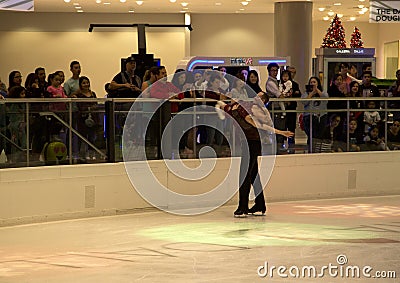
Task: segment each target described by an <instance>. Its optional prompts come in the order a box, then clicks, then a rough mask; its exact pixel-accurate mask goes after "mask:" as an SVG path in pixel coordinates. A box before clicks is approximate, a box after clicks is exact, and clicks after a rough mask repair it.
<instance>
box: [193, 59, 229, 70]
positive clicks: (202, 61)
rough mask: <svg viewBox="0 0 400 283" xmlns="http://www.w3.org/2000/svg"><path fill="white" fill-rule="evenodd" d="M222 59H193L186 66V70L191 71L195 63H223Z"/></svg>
mask: <svg viewBox="0 0 400 283" xmlns="http://www.w3.org/2000/svg"><path fill="white" fill-rule="evenodd" d="M224 63H225V61H224V60H194V61H193V62H192V63H190V65H189V67H188V71H192V70H193V68H194V67H195V65H197V64H210V65H211V64H224Z"/></svg>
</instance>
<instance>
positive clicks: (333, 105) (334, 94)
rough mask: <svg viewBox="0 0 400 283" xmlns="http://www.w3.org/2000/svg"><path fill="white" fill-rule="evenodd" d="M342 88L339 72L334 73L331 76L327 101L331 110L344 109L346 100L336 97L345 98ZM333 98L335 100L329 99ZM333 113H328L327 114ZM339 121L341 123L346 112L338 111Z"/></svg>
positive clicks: (341, 78)
mask: <svg viewBox="0 0 400 283" xmlns="http://www.w3.org/2000/svg"><path fill="white" fill-rule="evenodd" d="M342 88H343V77H342V75H341V74H335V75H334V76H333V81H332V85H331V86H330V87H329V89H328V95H329V102H328V109H331V110H346V109H347V101H346V100H344V99H343V100H337V99H338V98H339V99H340V98H345V97H346V96H345V93H344V92H343V91H342ZM331 98H334V99H335V100H331ZM333 114H335V113H330V114H329V116H331V115H333ZM339 115H340V118H341V122H342V123H343V122H344V121H345V119H346V117H347V113H346V112H339Z"/></svg>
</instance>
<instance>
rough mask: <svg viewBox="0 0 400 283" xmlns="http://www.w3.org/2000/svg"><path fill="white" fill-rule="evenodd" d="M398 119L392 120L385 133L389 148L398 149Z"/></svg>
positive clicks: (399, 134)
mask: <svg viewBox="0 0 400 283" xmlns="http://www.w3.org/2000/svg"><path fill="white" fill-rule="evenodd" d="M399 130H400V120H394V121H393V124H392V125H391V126H390V128H389V131H388V133H387V141H388V142H387V143H388V147H389V148H390V149H391V150H399V149H400V131H399Z"/></svg>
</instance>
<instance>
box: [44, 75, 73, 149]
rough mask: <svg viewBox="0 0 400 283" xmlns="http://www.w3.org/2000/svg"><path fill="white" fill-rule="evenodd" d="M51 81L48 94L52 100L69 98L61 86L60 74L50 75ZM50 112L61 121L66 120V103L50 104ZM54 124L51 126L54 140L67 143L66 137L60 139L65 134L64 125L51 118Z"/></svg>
mask: <svg viewBox="0 0 400 283" xmlns="http://www.w3.org/2000/svg"><path fill="white" fill-rule="evenodd" d="M49 81H51V85H49V86H48V87H47V93H48V95H49V97H50V98H68V96H67V95H66V94H65V92H64V88H63V87H62V86H61V81H62V78H61V76H60V74H58V73H54V74H52V76H50V75H49ZM49 110H50V111H52V112H55V114H56V115H57V116H59V117H60V118H61V119H63V120H65V119H64V116H65V114H66V113H65V111H66V110H67V105H66V103H65V102H53V103H50V104H49ZM51 119H52V123H51V126H50V132H51V135H52V136H53V137H52V138H53V139H55V140H60V139H61V140H62V141H65V140H66V137H63V135H64V134H62V137H58V135H59V134H60V133H65V131H64V129H63V126H62V124H61V123H60V122H59V121H57V120H55V118H51Z"/></svg>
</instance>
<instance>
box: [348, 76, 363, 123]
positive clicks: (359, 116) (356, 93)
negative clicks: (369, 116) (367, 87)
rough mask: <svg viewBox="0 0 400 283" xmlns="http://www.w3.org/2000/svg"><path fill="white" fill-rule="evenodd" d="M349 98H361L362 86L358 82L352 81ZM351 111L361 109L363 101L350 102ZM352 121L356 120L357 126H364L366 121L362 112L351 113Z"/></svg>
mask: <svg viewBox="0 0 400 283" xmlns="http://www.w3.org/2000/svg"><path fill="white" fill-rule="evenodd" d="M347 97H348V98H359V97H361V92H360V84H359V82H358V81H352V82H351V83H350V92H349V93H348V94H347ZM349 105H350V109H352V110H353V109H354V110H356V109H361V101H359V100H350V101H349ZM350 119H356V120H357V125H358V126H360V127H361V126H362V125H363V123H364V122H363V120H364V114H363V112H362V111H351V112H350Z"/></svg>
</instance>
